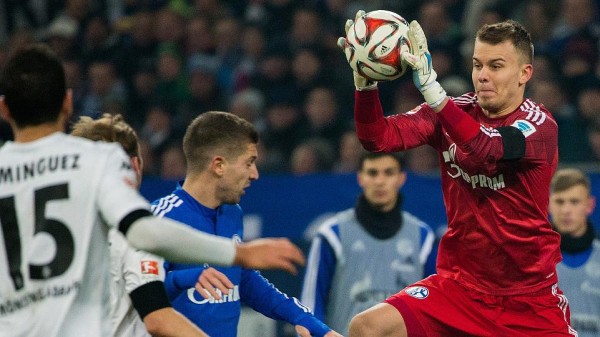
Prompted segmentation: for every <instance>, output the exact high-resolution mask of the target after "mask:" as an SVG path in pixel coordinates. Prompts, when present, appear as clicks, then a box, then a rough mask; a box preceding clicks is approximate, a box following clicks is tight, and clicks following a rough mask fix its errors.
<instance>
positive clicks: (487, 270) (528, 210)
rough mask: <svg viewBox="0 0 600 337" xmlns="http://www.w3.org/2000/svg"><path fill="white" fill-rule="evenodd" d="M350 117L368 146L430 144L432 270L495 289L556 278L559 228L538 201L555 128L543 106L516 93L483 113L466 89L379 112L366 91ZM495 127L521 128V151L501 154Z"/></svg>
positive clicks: (548, 172) (542, 198)
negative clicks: (440, 220) (435, 218)
mask: <svg viewBox="0 0 600 337" xmlns="http://www.w3.org/2000/svg"><path fill="white" fill-rule="evenodd" d="M355 119H356V127H357V135H358V138H359V139H360V140H361V142H362V144H363V146H364V147H365V148H366V149H368V150H370V151H374V152H392V151H402V150H406V149H410V148H413V147H416V146H419V145H422V144H429V145H431V146H433V147H434V148H435V149H436V150H437V151H438V154H439V161H440V168H441V178H442V189H443V194H444V203H445V206H446V212H447V217H448V231H447V232H446V233H445V234H444V236H443V237H442V239H441V242H440V247H439V252H438V261H437V273H438V274H439V275H441V276H444V277H447V278H452V279H455V280H457V281H458V282H460V283H461V284H463V285H464V286H466V287H468V288H470V289H475V290H478V291H481V292H483V293H487V294H492V295H498V296H502V295H512V294H526V293H532V292H536V291H538V290H541V289H542V288H544V287H548V286H550V285H552V284H554V283H556V282H557V276H556V264H557V263H558V262H560V260H561V254H560V235H559V234H558V233H556V232H555V231H553V230H552V228H551V225H550V222H549V221H548V200H549V187H550V180H551V178H552V175H553V173H554V171H555V169H556V165H557V161H558V150H557V148H558V146H557V138H558V135H557V131H558V128H557V125H556V122H555V120H554V118H553V117H552V116H551V114H550V112H549V111H548V110H546V108H545V107H544V106H543V105H540V104H537V103H534V102H532V101H531V100H529V99H525V100H524V101H523V103H522V104H521V106H519V108H518V109H517V110H515V111H514V112H513V113H511V114H508V115H505V116H502V117H500V118H495V119H490V118H488V117H486V116H485V115H484V114H483V112H482V110H481V108H480V107H479V105H478V104H477V99H476V97H475V94H473V93H469V94H465V95H463V96H460V97H457V98H452V99H451V100H450V101H449V102H448V104H447V105H446V106H445V107H444V109H443V110H442V111H441V112H440V113H435V112H434V111H433V110H432V109H431V108H430V107H429V106H428V105H427V104H423V105H420V106H418V107H416V108H415V109H413V110H412V111H410V112H408V113H404V114H398V115H393V116H389V117H384V116H383V113H382V109H381V104H380V102H379V98H378V93H377V91H376V90H375V91H365V92H358V91H357V93H356V101H355ZM502 126H514V127H516V128H517V129H519V130H520V131H521V132H522V133H523V135H524V136H525V143H526V149H525V155H524V156H523V157H522V158H521V159H518V160H512V161H511V160H508V161H507V160H503V159H502V158H503V154H504V151H505V149H504V145H503V139H502V138H503V137H502V135H501V134H500V133H499V132H498V130H497V128H499V127H502ZM506 141H507V140H505V142H504V143H507V142H506ZM508 143H509V144H510V142H508ZM512 144H514V142H513V143H512ZM507 151H509V150H508V149H507ZM408 197H410V196H408Z"/></svg>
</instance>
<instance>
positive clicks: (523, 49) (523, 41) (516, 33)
mask: <svg viewBox="0 0 600 337" xmlns="http://www.w3.org/2000/svg"><path fill="white" fill-rule="evenodd" d="M475 39H477V40H479V41H481V42H485V43H489V44H491V45H497V44H500V43H502V42H504V41H507V40H508V41H511V42H512V44H513V45H514V46H515V48H516V49H517V50H518V51H519V52H520V53H521V55H522V56H523V58H524V60H525V63H533V42H531V35H530V34H529V32H528V31H527V30H526V29H525V27H523V25H521V24H520V23H518V22H517V21H514V20H506V21H502V22H498V23H494V24H488V25H483V26H482V27H481V28H480V29H479V31H477V34H476V35H475Z"/></svg>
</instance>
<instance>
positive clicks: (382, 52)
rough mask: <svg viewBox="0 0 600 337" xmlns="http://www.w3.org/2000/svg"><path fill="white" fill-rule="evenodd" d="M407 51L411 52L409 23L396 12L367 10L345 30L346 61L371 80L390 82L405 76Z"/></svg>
mask: <svg viewBox="0 0 600 337" xmlns="http://www.w3.org/2000/svg"><path fill="white" fill-rule="evenodd" d="M404 52H410V41H409V40H408V22H407V21H406V20H405V19H404V18H403V17H401V16H400V15H398V14H396V13H394V12H390V11H384V10H376V11H372V12H368V13H366V14H364V15H363V16H361V17H359V18H358V19H356V21H355V22H354V24H352V25H351V26H350V28H349V29H348V32H347V33H346V45H345V46H344V53H345V54H346V60H348V63H349V64H350V67H352V69H353V70H354V71H356V72H357V73H359V74H360V75H362V76H364V77H366V78H368V79H370V80H374V81H391V80H394V79H396V78H398V77H400V76H402V75H404V73H405V72H406V69H407V68H408V65H407V64H405V63H404V62H402V61H401V58H400V55H401V53H404Z"/></svg>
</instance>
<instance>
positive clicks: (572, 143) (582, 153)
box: [530, 79, 590, 163]
mask: <svg viewBox="0 0 600 337" xmlns="http://www.w3.org/2000/svg"><path fill="white" fill-rule="evenodd" d="M530 90H531V99H532V100H534V101H536V102H544V105H545V106H546V108H548V110H549V111H551V112H552V116H554V119H555V120H556V123H557V124H558V155H559V158H560V161H561V162H564V163H572V162H583V161H586V160H587V158H588V157H589V152H590V149H589V146H588V140H587V137H586V135H585V131H584V130H585V129H586V124H587V123H586V121H585V119H583V118H582V117H581V115H580V114H579V113H578V111H577V109H576V106H575V105H574V104H571V103H570V102H569V100H568V97H567V95H566V94H565V90H564V89H563V88H562V86H561V85H560V83H559V82H558V81H555V80H543V79H542V80H540V79H538V80H536V81H535V82H533V83H532V85H531V87H530ZM582 131H583V132H582Z"/></svg>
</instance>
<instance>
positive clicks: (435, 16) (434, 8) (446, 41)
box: [417, 0, 462, 57]
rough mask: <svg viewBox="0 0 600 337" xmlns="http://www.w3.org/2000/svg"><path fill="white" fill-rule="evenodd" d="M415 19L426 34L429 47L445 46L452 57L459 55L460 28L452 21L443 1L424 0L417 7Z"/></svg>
mask: <svg viewBox="0 0 600 337" xmlns="http://www.w3.org/2000/svg"><path fill="white" fill-rule="evenodd" d="M417 20H418V21H419V23H420V24H421V26H422V27H423V30H424V31H425V34H427V44H428V45H429V46H430V48H432V49H435V48H445V49H446V52H447V53H449V54H450V55H452V56H453V57H454V56H458V55H459V51H458V48H459V45H460V42H461V41H462V35H461V30H460V27H459V26H458V24H457V23H456V22H454V21H452V18H451V17H450V14H449V11H448V9H447V8H446V6H445V4H444V2H443V1H440V0H429V1H426V2H424V3H423V4H422V5H421V8H420V9H419V14H418V18H417Z"/></svg>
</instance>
